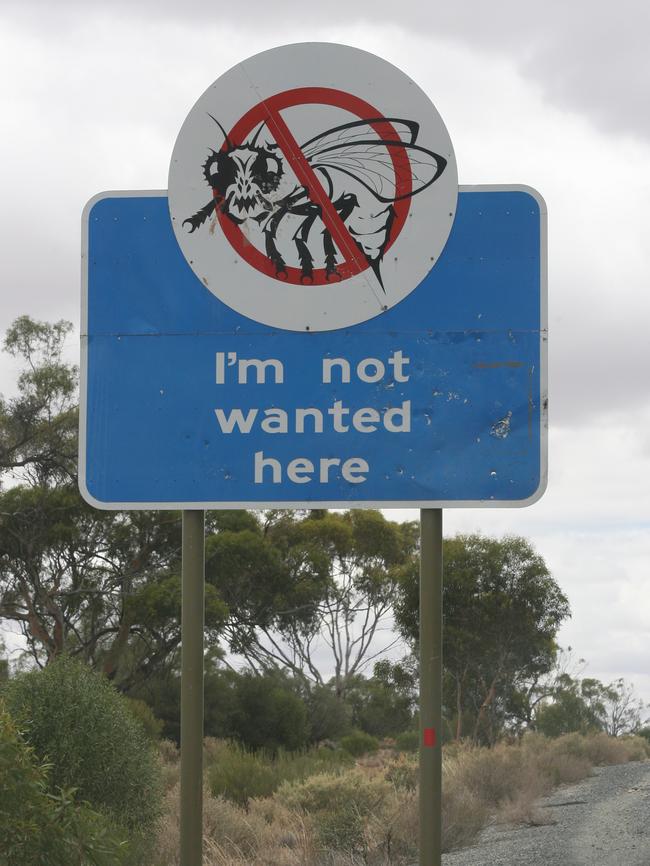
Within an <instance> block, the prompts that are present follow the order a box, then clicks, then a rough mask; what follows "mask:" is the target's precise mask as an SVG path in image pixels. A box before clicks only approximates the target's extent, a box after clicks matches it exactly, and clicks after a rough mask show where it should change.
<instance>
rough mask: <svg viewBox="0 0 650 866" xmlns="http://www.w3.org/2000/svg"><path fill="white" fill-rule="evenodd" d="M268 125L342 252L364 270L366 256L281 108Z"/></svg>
mask: <svg viewBox="0 0 650 866" xmlns="http://www.w3.org/2000/svg"><path fill="white" fill-rule="evenodd" d="M266 125H267V126H268V128H269V130H270V132H271V134H272V135H273V137H274V138H275V140H276V142H277V143H278V144H279V145H280V148H281V150H282V153H283V154H284V156H285V157H286V159H287V161H288V162H289V164H290V165H291V168H292V169H293V172H294V174H295V175H296V177H297V178H298V182H299V183H300V184H301V185H302V186H304V187H307V192H308V195H309V198H310V199H311V200H312V201H313V202H314V203H315V204H318V205H319V206H320V209H321V215H322V218H323V222H324V223H325V225H326V226H327V228H328V229H329V232H330V234H331V235H332V238H333V239H334V242H335V243H336V245H337V247H338V248H339V250H340V252H341V253H342V254H343V255H344V256H345V258H346V260H347V264H348V266H351V270H352V273H359V272H360V271H362V270H364V268H366V267H367V266H368V263H367V262H366V260H365V256H364V255H363V253H362V252H361V250H360V249H359V247H358V246H357V244H356V243H355V242H354V240H353V239H352V237H351V236H350V233H349V232H348V230H347V228H346V227H345V224H344V223H343V220H342V219H341V217H340V216H339V214H338V212H337V210H336V208H335V207H334V205H333V204H332V202H331V200H330V197H329V196H328V195H327V193H326V192H325V188H324V187H323V185H322V184H321V182H320V180H319V179H318V177H317V176H316V172H315V171H314V170H313V169H312V167H311V166H310V165H309V162H308V161H307V159H306V157H305V155H304V153H303V152H302V150H301V149H300V145H299V144H298V142H297V141H296V139H295V138H294V137H293V135H292V133H291V130H290V129H289V127H288V126H287V124H286V123H285V122H284V120H283V119H282V117H281V116H280V114H279V112H277V111H270V112H269V114H268V117H267V120H266ZM350 275H352V274H350Z"/></svg>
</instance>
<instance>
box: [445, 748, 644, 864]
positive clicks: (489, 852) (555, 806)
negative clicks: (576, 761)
mask: <svg viewBox="0 0 650 866" xmlns="http://www.w3.org/2000/svg"><path fill="white" fill-rule="evenodd" d="M539 806H540V812H541V813H544V814H545V813H548V819H549V821H553V822H554V823H552V824H546V825H542V826H535V827H528V826H519V827H513V826H507V825H505V826H491V827H488V828H486V829H485V830H484V831H483V833H482V834H481V837H480V838H479V840H478V842H477V844H476V845H473V846H472V847H471V848H466V849H463V850H462V851H455V852H453V853H451V854H445V855H444V856H443V858H442V862H443V864H444V866H650V762H645V763H631V764H619V765H616V766H611V767H596V768H595V769H594V775H593V776H590V777H589V778H588V779H584V780H583V781H582V782H579V783H578V784H576V785H570V786H564V787H562V788H558V789H557V790H556V791H554V792H553V794H551V795H550V796H549V797H546V798H544V799H543V800H540V802H539Z"/></svg>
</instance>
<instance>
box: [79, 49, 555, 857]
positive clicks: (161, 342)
mask: <svg viewBox="0 0 650 866" xmlns="http://www.w3.org/2000/svg"><path fill="white" fill-rule="evenodd" d="M82 259H83V268H82V316H81V323H82V324H81V339H82V354H81V399H80V413H79V415H80V429H79V443H80V445H79V449H80V450H79V487H80V490H81V493H82V495H83V497H84V498H85V499H86V501H87V502H89V503H90V504H91V505H94V506H96V507H98V508H109V509H143V508H156V509H179V508H180V509H185V510H184V514H183V616H182V619H183V624H182V632H183V634H182V639H183V683H182V703H183V709H182V733H181V740H182V743H181V755H182V771H181V772H182V791H183V805H182V848H183V854H182V857H183V860H182V866H199V863H200V848H201V838H200V833H201V738H202V663H203V651H202V640H203V626H202V623H203V516H202V515H203V509H206V508H255V509H267V508H289V509H302V508H367V507H376V508H399V507H403V508H405V507H411V508H413V507H415V508H420V509H423V511H422V587H421V592H422V598H421V606H420V610H421V630H422V631H421V652H422V658H421V677H422V709H421V716H422V741H421V761H422V771H421V780H422V784H421V793H420V796H421V804H422V810H423V811H422V828H421V834H422V835H421V846H422V851H421V857H422V860H421V862H422V864H423V866H437V864H438V863H439V862H440V861H439V857H440V774H441V763H440V760H441V752H440V725H441V720H440V707H441V703H440V692H441V637H442V633H441V627H440V623H441V598H440V593H441V550H442V512H441V509H442V508H443V507H447V506H450V507H452V506H454V507H467V506H474V507H484V506H505V505H510V506H513V505H518V506H523V505H530V504H532V503H533V502H535V501H536V500H537V499H539V497H540V496H541V495H542V494H543V492H544V489H545V487H546V450H547V446H546V438H547V437H546V432H547V431H546V424H547V410H546V404H547V384H546V339H547V337H546V335H547V330H546V328H547V324H546V323H547V310H546V206H545V203H544V200H543V199H542V197H541V196H540V195H539V194H538V193H537V192H536V191H535V190H533V189H531V188H530V187H527V186H515V185H500V186H496V185H489V186H470V187H466V186H461V187H459V186H458V173H457V168H456V160H455V156H454V150H453V146H452V142H451V139H450V137H449V133H448V132H447V129H446V127H445V125H444V122H443V121H442V118H441V117H440V115H439V114H438V112H437V110H436V108H435V106H434V105H433V104H432V102H431V101H430V99H429V98H428V96H427V95H426V94H425V93H424V92H423V91H422V90H421V89H420V88H419V87H418V86H417V85H416V84H415V82H413V81H412V80H411V79H410V78H409V77H408V76H407V75H405V74H404V73H403V72H401V71H400V70H399V69H396V68H395V67H394V66H392V65H391V64H389V63H387V62H386V61H384V60H382V59H381V58H379V57H375V56H374V55H371V54H368V53H366V52H364V51H359V50H357V49H354V48H350V47H347V46H343V45H334V44H331V43H304V44H299V45H287V46H284V47H281V48H275V49H273V50H271V51H265V52H263V53H261V54H258V55H256V56H255V57H251V58H248V59H247V60H244V61H243V62H241V63H238V64H237V65H236V66H234V67H233V68H232V69H231V70H229V71H228V72H226V73H225V74H224V75H223V76H221V78H219V79H218V80H217V81H215V82H214V83H213V84H212V85H211V86H210V87H209V88H208V89H207V90H206V91H205V92H204V93H203V95H202V96H201V97H200V98H199V100H198V101H197V102H196V104H195V105H194V107H193V108H192V109H191V111H190V112H189V114H188V116H187V118H186V120H185V122H184V123H183V125H182V128H181V130H180V133H179V135H178V138H177V141H176V144H175V146H174V150H173V154H172V159H171V163H170V171H169V184H168V190H158V191H139V192H138V191H130V192H108V193H102V194H100V195H97V196H95V198H93V199H92V200H91V201H90V202H89V203H88V205H87V206H86V209H85V211H84V217H83V243H82Z"/></svg>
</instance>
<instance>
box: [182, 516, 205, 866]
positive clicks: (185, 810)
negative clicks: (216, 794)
mask: <svg viewBox="0 0 650 866" xmlns="http://www.w3.org/2000/svg"><path fill="white" fill-rule="evenodd" d="M182 556H183V564H182V582H183V586H182V602H181V603H182V612H181V866H201V863H202V862H203V856H202V850H203V622H204V616H205V614H204V610H205V604H204V598H205V588H204V578H205V513H204V512H203V511H183V554H182Z"/></svg>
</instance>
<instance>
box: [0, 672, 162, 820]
mask: <svg viewBox="0 0 650 866" xmlns="http://www.w3.org/2000/svg"><path fill="white" fill-rule="evenodd" d="M5 697H6V703H7V708H8V709H9V712H10V713H11V714H12V715H13V717H14V718H15V719H16V720H17V722H18V724H21V725H23V726H24V735H25V737H26V739H27V741H28V743H29V744H30V745H31V746H32V747H33V749H34V752H35V754H36V755H37V756H38V758H39V759H40V760H47V761H48V763H49V764H50V765H51V771H50V785H51V786H52V789H53V790H54V789H56V788H75V789H77V791H78V794H79V797H80V798H82V799H83V800H87V801H88V802H89V803H90V805H91V806H92V807H93V808H95V809H99V810H101V811H105V812H106V813H107V814H108V815H109V816H111V817H112V818H113V819H114V820H115V821H116V822H117V823H118V824H121V825H124V826H125V827H127V828H129V829H130V830H139V829H141V830H144V829H145V828H147V827H148V826H149V825H150V824H151V823H152V821H153V820H154V819H155V817H156V816H157V814H158V811H159V799H160V786H159V769H158V764H157V762H156V759H155V757H154V754H153V750H152V749H151V747H150V744H149V743H148V741H147V738H146V736H145V734H144V732H143V730H142V727H141V725H140V724H139V723H138V722H136V721H135V719H134V718H133V716H132V714H131V713H130V712H129V709H128V707H127V704H126V702H125V700H124V699H123V698H122V697H121V696H120V695H119V694H118V693H117V692H116V691H115V689H114V688H113V687H112V686H111V684H110V683H109V682H108V681H107V680H106V679H105V678H104V677H102V676H101V675H100V674H97V673H94V672H93V671H92V670H90V669H89V668H88V667H86V666H85V665H83V664H81V663H79V662H77V661H74V660H72V659H70V658H66V657H62V658H60V659H58V660H56V661H55V662H53V663H52V664H50V665H48V666H47V667H46V668H44V669H43V670H37V671H31V672H29V673H26V674H21V675H20V676H18V677H16V678H15V679H14V680H11V681H10V682H9V683H8V684H7V686H6V689H5Z"/></svg>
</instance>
